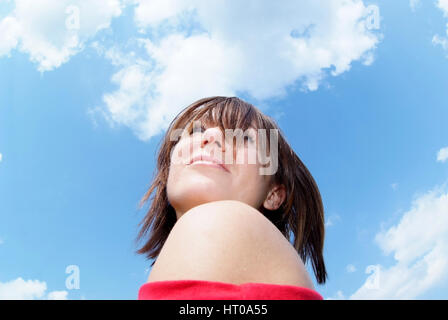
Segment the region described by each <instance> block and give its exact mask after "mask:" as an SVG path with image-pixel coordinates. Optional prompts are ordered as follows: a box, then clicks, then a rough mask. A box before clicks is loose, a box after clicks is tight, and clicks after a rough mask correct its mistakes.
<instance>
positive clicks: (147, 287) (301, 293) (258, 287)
mask: <svg viewBox="0 0 448 320" xmlns="http://www.w3.org/2000/svg"><path fill="white" fill-rule="evenodd" d="M138 300H323V298H322V296H321V295H320V294H319V293H318V292H316V291H314V290H311V289H308V288H303V287H297V286H291V285H280V284H268V283H243V284H240V285H238V284H233V283H226V282H218V281H205V280H167V281H155V282H148V283H145V284H144V285H142V286H141V287H140V290H139V292H138Z"/></svg>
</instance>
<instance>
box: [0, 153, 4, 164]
mask: <svg viewBox="0 0 448 320" xmlns="http://www.w3.org/2000/svg"><path fill="white" fill-rule="evenodd" d="M2 160H3V155H2V154H1V153H0V162H2Z"/></svg>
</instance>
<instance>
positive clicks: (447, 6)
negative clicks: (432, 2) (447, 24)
mask: <svg viewBox="0 0 448 320" xmlns="http://www.w3.org/2000/svg"><path fill="white" fill-rule="evenodd" d="M437 7H439V9H441V10H442V11H443V14H444V15H445V16H446V17H448V0H438V1H437Z"/></svg>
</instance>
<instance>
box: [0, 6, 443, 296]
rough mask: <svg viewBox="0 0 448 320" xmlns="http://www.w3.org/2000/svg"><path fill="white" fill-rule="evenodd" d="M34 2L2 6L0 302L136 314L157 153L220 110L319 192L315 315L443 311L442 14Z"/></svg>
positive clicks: (399, 9)
mask: <svg viewBox="0 0 448 320" xmlns="http://www.w3.org/2000/svg"><path fill="white" fill-rule="evenodd" d="M37 2H39V3H38V5H37V7H38V10H37V9H36V8H34V9H33V8H31V7H32V6H30V2H29V1H28V0H16V1H6V0H3V1H2V0H0V43H1V44H0V299H1V298H8V297H12V298H30V299H33V298H37V299H51V298H59V299H136V297H137V291H138V288H139V287H140V286H141V285H142V284H143V283H144V282H145V281H146V278H147V276H148V272H149V271H150V270H149V269H148V268H149V265H150V262H149V261H147V260H146V259H145V258H144V257H143V256H140V255H137V254H135V253H134V251H135V249H136V246H135V245H134V239H135V236H136V234H137V231H138V226H137V224H138V223H139V222H140V220H141V219H142V217H143V216H144V213H145V212H144V210H139V209H138V201H139V200H140V198H141V197H142V196H143V194H144V193H145V191H146V189H147V187H148V186H149V184H150V178H151V176H152V173H153V170H154V168H155V154H156V152H157V148H158V143H159V141H160V139H161V137H162V133H163V132H164V129H166V126H167V125H168V124H169V122H170V121H171V119H172V118H173V116H174V115H175V114H177V112H179V111H180V110H181V109H182V108H183V107H185V106H186V105H188V104H189V103H191V102H193V101H195V100H196V99H198V98H201V97H204V96H212V95H237V96H240V97H242V98H243V99H245V100H247V101H249V102H251V103H253V104H255V105H257V106H258V107H259V108H260V109H262V110H263V111H264V112H265V113H266V114H268V115H270V116H272V117H274V118H275V119H276V120H277V121H278V124H279V125H280V127H281V128H282V130H283V132H284V133H285V135H286V138H287V140H288V141H289V142H290V144H291V145H292V147H293V148H294V150H295V151H296V153H297V154H298V155H299V157H300V158H301V159H302V161H303V162H304V163H305V164H306V165H307V167H308V168H309V170H310V171H311V173H312V174H313V176H314V178H315V180H316V182H317V184H318V186H319V188H320V191H321V194H322V197H323V202H324V206H325V213H326V221H327V227H326V239H325V251H324V257H325V261H326V265H327V269H328V274H329V279H328V282H327V283H326V284H325V285H322V286H320V285H317V284H316V289H317V291H319V292H320V293H321V294H322V295H323V296H324V298H326V299H349V298H352V299H447V298H448V296H447V292H448V291H447V289H448V278H447V277H446V275H445V272H444V270H446V268H447V267H448V189H447V184H446V182H447V178H448V149H447V147H448V126H447V120H446V119H448V106H447V103H446V101H447V98H448V93H447V92H448V90H447V88H448V78H447V77H446V75H447V74H448V59H447V58H448V39H447V23H448V2H447V1H406V0H402V1H376V2H367V1H355V0H351V1H346V2H344V1H338V0H335V1H321V2H322V3H319V1H302V2H300V3H299V2H294V1H292V2H285V7H287V9H284V10H282V9H278V8H270V7H269V2H263V1H260V2H257V3H256V4H254V5H253V6H248V7H247V8H241V7H239V4H238V1H230V2H229V3H228V4H227V5H226V7H225V8H224V7H221V5H220V4H219V3H218V2H215V3H213V4H210V3H209V4H206V5H204V4H200V3H197V2H195V1H180V0H171V1H165V2H164V3H165V4H163V3H162V2H161V1H146V2H145V1H143V2H142V1H137V0H135V1H118V0H116V1H110V2H108V3H107V4H106V3H103V4H101V3H100V2H101V1H99V2H98V3H100V4H99V5H103V7H101V10H98V8H94V7H92V6H94V5H93V4H92V5H91V6H90V7H89V6H86V5H85V4H82V2H79V4H78V2H77V1H61V2H60V4H58V5H57V6H54V5H53V6H52V5H51V3H50V1H48V0H39V1H34V3H37ZM73 4H74V6H75V11H76V10H78V11H77V13H78V14H79V15H78V17H79V18H80V19H79V21H77V20H76V12H75V15H73V12H74V11H73V10H72V11H70V10H69V11H68V12H67V11H66V10H67V7H68V6H69V5H73ZM95 5H98V4H95ZM372 8H374V9H375V8H376V9H377V10H378V11H377V12H378V13H379V16H376V15H374V14H373V15H372V12H373V13H375V12H376V11H375V10H374V11H372ZM32 9H33V10H32ZM99 11H101V13H98V12H99ZM228 12H233V13H234V12H239V13H238V14H237V17H236V18H235V19H233V20H232V19H230V18H229V13H228ZM268 13H269V14H268ZM248 14H250V15H251V16H253V17H260V18H253V19H251V20H248V19H243V17H244V16H245V15H248ZM238 18H240V19H238ZM369 19H373V20H374V22H378V21H379V22H378V24H377V25H375V24H372V20H369ZM375 19H379V20H375ZM360 21H361V22H363V21H364V22H365V23H364V22H363V23H364V24H360ZM369 21H370V25H369V24H368V22H369ZM78 22H79V23H78ZM372 26H374V27H372ZM52 30H53V31H52ZM294 30H295V31H294ZM297 30H298V31H297ZM334 30H336V31H334ZM271 32H272V34H273V35H274V37H273V36H272V34H271ZM277 39H281V40H277ZM291 39H293V40H291ZM70 265H75V266H78V267H79V272H80V278H79V279H80V285H79V289H76V288H75V289H74V288H69V287H67V285H66V280H67V278H68V277H69V276H70V274H68V273H66V268H67V266H70ZM366 270H374V272H371V273H370V272H366ZM313 279H314V278H313Z"/></svg>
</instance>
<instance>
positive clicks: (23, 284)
mask: <svg viewBox="0 0 448 320" xmlns="http://www.w3.org/2000/svg"><path fill="white" fill-rule="evenodd" d="M46 290H47V284H46V283H45V282H43V281H39V280H26V281H25V280H23V279H22V278H20V277H19V278H17V279H15V280H11V281H9V282H4V283H3V282H0V300H34V299H41V298H47V299H50V300H55V299H59V300H61V299H62V300H65V299H67V295H68V292H67V291H52V292H49V293H48V296H47V297H45V291H46Z"/></svg>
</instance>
